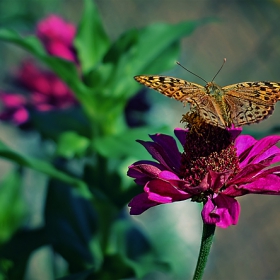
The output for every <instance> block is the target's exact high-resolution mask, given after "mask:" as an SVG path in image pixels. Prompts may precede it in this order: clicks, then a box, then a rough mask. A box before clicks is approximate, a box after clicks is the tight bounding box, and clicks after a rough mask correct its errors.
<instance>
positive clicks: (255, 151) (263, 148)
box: [240, 136, 280, 167]
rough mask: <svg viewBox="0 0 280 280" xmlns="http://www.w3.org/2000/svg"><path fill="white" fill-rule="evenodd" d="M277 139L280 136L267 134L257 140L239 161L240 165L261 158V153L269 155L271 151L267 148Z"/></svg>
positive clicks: (255, 161) (279, 138) (254, 161)
mask: <svg viewBox="0 0 280 280" xmlns="http://www.w3.org/2000/svg"><path fill="white" fill-rule="evenodd" d="M279 140H280V136H267V137H264V138H263V139H261V140H258V141H257V142H256V143H255V144H254V146H253V147H252V149H251V150H250V152H249V154H248V155H247V157H246V158H245V159H244V160H242V162H240V167H244V166H246V165H247V164H248V163H257V162H259V160H258V159H259V158H261V159H263V154H266V157H268V156H270V155H271V153H270V152H269V149H271V148H272V147H273V146H274V145H275V144H276V143H277V142H278V141H279Z"/></svg>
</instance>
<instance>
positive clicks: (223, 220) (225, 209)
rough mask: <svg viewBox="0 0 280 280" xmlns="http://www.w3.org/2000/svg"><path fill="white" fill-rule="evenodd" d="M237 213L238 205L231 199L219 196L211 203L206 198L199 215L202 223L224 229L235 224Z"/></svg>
mask: <svg viewBox="0 0 280 280" xmlns="http://www.w3.org/2000/svg"><path fill="white" fill-rule="evenodd" d="M239 213H240V205H239V203H238V202H237V201H236V200H235V199H234V198H232V197H228V196H225V195H222V194H220V195H218V196H216V197H215V198H213V199H212V201H211V199H210V198H208V201H207V203H206V204H205V205H204V207H203V210H202V213H201V214H202V218H203V221H204V223H206V224H216V225H217V226H219V227H222V228H226V227H228V226H231V225H236V224H237V222H238V218H239Z"/></svg>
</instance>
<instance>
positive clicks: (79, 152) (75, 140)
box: [56, 131, 90, 159]
mask: <svg viewBox="0 0 280 280" xmlns="http://www.w3.org/2000/svg"><path fill="white" fill-rule="evenodd" d="M89 144H90V141H89V139H88V138H86V137H83V136H81V135H79V134H77V133H76V132H75V131H67V132H64V133H62V134H60V136H59V140H58V145H57V151H56V154H57V155H58V156H62V157H64V158H67V159H71V158H74V157H82V156H84V155H85V154H86V150H87V149H88V147H89Z"/></svg>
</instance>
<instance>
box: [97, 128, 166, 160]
mask: <svg viewBox="0 0 280 280" xmlns="http://www.w3.org/2000/svg"><path fill="white" fill-rule="evenodd" d="M158 132H161V133H167V134H170V129H169V128H168V127H161V128H155V127H141V128H135V129H130V130H127V131H124V132H123V133H122V134H119V135H115V136H104V137H99V138H95V139H94V140H93V148H94V149H95V150H96V151H97V152H98V153H100V154H101V155H102V156H104V157H108V158H121V157H124V156H125V157H127V156H130V157H135V158H137V159H143V158H145V159H147V158H150V155H149V154H148V152H146V150H145V149H144V148H143V147H141V145H140V144H139V143H137V142H136V140H137V139H141V140H150V138H149V134H153V133H158Z"/></svg>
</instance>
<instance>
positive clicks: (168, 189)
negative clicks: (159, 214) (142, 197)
mask: <svg viewBox="0 0 280 280" xmlns="http://www.w3.org/2000/svg"><path fill="white" fill-rule="evenodd" d="M144 190H145V192H146V193H148V197H149V199H150V200H153V201H155V202H158V203H171V202H173V201H180V200H185V199H188V198H190V194H188V193H186V192H184V191H181V190H178V189H176V188H174V186H173V185H171V184H170V183H169V182H167V181H163V180H160V179H155V180H152V181H149V182H148V183H147V184H146V185H145V187H144Z"/></svg>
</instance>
